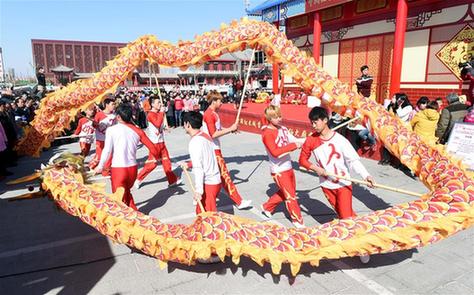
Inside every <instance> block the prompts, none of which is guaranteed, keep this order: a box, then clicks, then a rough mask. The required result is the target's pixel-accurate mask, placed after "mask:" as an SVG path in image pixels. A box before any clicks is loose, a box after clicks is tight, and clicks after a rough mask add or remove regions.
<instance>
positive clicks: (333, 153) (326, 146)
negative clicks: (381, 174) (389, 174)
mask: <svg viewBox="0 0 474 295" xmlns="http://www.w3.org/2000/svg"><path fill="white" fill-rule="evenodd" d="M311 155H314V157H315V158H316V161H317V165H319V166H320V167H322V168H324V169H325V170H326V171H328V172H329V173H333V174H337V175H341V176H346V177H350V174H349V170H352V171H354V172H356V173H357V174H359V175H360V176H361V177H362V178H363V179H366V178H367V177H368V176H370V174H369V172H367V170H366V169H365V167H364V165H362V163H361V162H360V157H359V155H358V154H357V152H356V151H355V150H354V148H353V147H352V145H351V144H350V142H349V141H348V140H347V139H346V138H345V137H344V136H342V135H341V134H339V133H337V132H333V134H332V136H331V138H330V139H328V140H324V139H322V138H321V137H320V136H318V135H317V134H312V135H311V136H309V137H307V138H306V141H305V143H304V145H303V147H302V149H301V154H300V159H299V164H300V166H302V167H304V168H306V169H308V170H309V169H310V167H311V165H312V164H311V162H310V161H309V159H310V157H311ZM319 182H320V184H321V187H322V188H323V191H324V193H325V195H326V197H327V198H328V200H329V202H330V203H331V205H332V206H333V207H334V208H335V209H336V212H337V213H338V215H339V218H348V217H351V216H355V213H354V212H353V210H352V185H351V182H350V181H347V180H342V179H333V178H330V177H321V176H320V177H319Z"/></svg>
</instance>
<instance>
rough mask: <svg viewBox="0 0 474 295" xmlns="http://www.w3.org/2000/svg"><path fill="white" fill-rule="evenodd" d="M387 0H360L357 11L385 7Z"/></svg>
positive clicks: (362, 11)
mask: <svg viewBox="0 0 474 295" xmlns="http://www.w3.org/2000/svg"><path fill="white" fill-rule="evenodd" d="M386 6H387V0H358V1H357V6H356V12H357V13H364V12H368V11H372V10H376V9H381V8H385V7H386Z"/></svg>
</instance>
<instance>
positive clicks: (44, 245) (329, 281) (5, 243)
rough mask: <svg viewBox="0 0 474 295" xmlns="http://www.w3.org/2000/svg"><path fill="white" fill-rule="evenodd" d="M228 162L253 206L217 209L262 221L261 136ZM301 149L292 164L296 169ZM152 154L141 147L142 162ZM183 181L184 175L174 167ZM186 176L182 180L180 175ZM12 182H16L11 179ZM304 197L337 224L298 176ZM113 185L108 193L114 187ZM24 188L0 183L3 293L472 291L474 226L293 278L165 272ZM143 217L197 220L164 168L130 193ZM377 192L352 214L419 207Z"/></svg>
mask: <svg viewBox="0 0 474 295" xmlns="http://www.w3.org/2000/svg"><path fill="white" fill-rule="evenodd" d="M166 140H167V146H168V149H169V151H170V156H171V157H172V161H173V164H174V167H175V166H176V163H177V162H178V161H181V160H185V159H187V158H188V156H187V144H188V141H189V137H188V136H187V135H185V134H184V131H183V130H182V129H174V130H172V131H171V133H168V134H166ZM221 142H222V149H223V155H224V157H225V159H226V161H227V163H228V167H229V170H230V172H231V175H232V177H233V179H234V182H235V183H236V185H237V188H238V189H239V191H240V193H241V194H242V195H243V196H244V197H245V198H248V199H251V200H253V204H254V208H253V209H250V210H238V209H236V208H235V207H234V206H232V205H231V201H230V199H229V198H228V197H227V196H226V195H224V194H221V195H220V200H219V202H218V207H219V210H221V211H224V212H227V213H230V214H236V215H239V216H243V217H247V218H251V219H254V220H258V221H264V217H263V216H262V215H261V214H260V209H259V208H260V205H261V204H262V203H263V202H265V201H266V200H267V198H268V197H267V196H269V195H270V194H272V193H273V192H274V191H276V186H275V184H274V183H273V181H272V179H271V177H270V173H269V165H268V162H267V156H266V153H265V150H264V147H263V144H262V143H261V139H260V136H258V135H255V134H250V133H240V134H236V135H228V136H225V137H224V138H223V139H222V141H221ZM66 150H67V151H72V152H78V151H79V145H78V144H77V143H71V144H65V145H62V146H59V147H54V148H52V149H51V150H49V151H46V152H44V153H43V154H42V155H41V158H39V159H36V158H22V159H20V161H19V163H18V166H17V167H14V168H12V169H10V170H11V171H13V172H15V177H21V176H25V175H27V174H29V173H31V172H33V170H34V169H35V168H39V166H40V163H42V162H46V161H47V159H48V158H49V157H50V156H51V155H52V154H53V153H54V152H58V151H66ZM298 155H299V152H294V153H293V154H292V158H293V161H294V165H295V168H296V166H297V165H296V164H297V163H296V161H297V158H298ZM146 156H147V150H146V149H145V148H141V149H140V150H139V154H138V159H139V161H140V163H142V165H143V162H144V161H145V160H146ZM363 163H364V164H365V166H366V167H367V169H368V170H369V172H370V173H371V174H372V175H373V176H374V178H375V180H376V181H377V182H380V183H383V184H387V185H391V186H396V187H400V188H404V189H407V190H412V191H416V192H425V191H426V188H425V187H424V186H423V184H422V183H421V182H420V181H418V180H417V179H412V178H410V177H409V176H407V175H405V174H404V173H403V172H401V171H399V170H396V169H394V168H392V167H387V166H379V165H378V164H377V162H376V161H373V160H367V159H363ZM176 172H177V173H178V174H181V170H180V169H176ZM183 176H184V175H183ZM9 179H12V177H10V178H9ZM296 179H297V195H298V197H299V202H300V205H301V208H302V213H303V218H304V222H305V224H306V225H307V226H317V225H319V224H322V223H325V222H328V221H330V220H332V219H334V217H335V215H334V211H333V210H332V208H330V205H329V203H328V202H327V201H326V199H325V198H324V196H323V193H322V191H321V189H320V188H319V186H318V183H319V182H318V178H317V177H315V176H314V175H311V174H309V173H306V172H303V171H301V170H299V169H297V170H296ZM106 181H107V185H108V189H109V190H110V185H109V181H108V180H106ZM26 192H27V188H26V186H25V185H24V184H23V185H17V186H8V187H7V186H6V185H5V181H4V182H2V183H1V184H0V216H1V227H0V228H1V230H0V241H1V243H0V294H45V293H47V294H150V293H157V294H158V293H159V294H175V293H177V294H234V293H242V294H373V293H378V294H474V229H472V228H471V229H468V230H466V231H463V232H460V233H458V234H456V235H454V236H452V237H450V238H448V239H446V240H443V241H441V242H439V243H437V244H434V245H430V246H427V247H424V248H420V249H413V250H409V251H402V252H397V253H390V254H383V255H373V256H372V258H371V261H370V262H369V263H368V264H365V265H364V264H361V262H360V261H359V259H358V258H346V259H340V260H324V261H321V264H320V266H319V267H311V266H310V265H304V266H303V267H302V269H301V272H300V274H299V275H298V276H297V277H296V278H293V277H291V275H290V270H289V267H288V265H285V266H284V267H283V269H282V274H281V275H273V274H272V273H271V268H270V266H269V265H265V266H264V267H260V266H258V265H257V264H256V263H254V262H253V261H251V260H250V259H246V258H242V259H241V261H240V264H239V265H234V264H233V263H232V261H231V259H230V258H227V259H226V261H225V262H224V263H220V264H214V265H197V266H186V265H180V264H175V263H169V264H168V266H167V267H166V268H165V269H163V270H161V269H160V268H159V267H158V264H157V261H156V259H154V258H152V257H148V256H146V255H143V254H140V253H137V252H132V251H131V250H130V249H129V248H128V247H126V246H123V245H118V244H114V243H113V242H112V241H111V240H109V239H107V238H106V237H104V236H102V235H101V234H99V233H98V232H97V231H95V230H94V229H93V228H91V227H89V226H88V225H86V224H84V223H82V222H81V221H80V220H79V219H78V218H76V217H73V216H70V215H68V214H67V213H65V212H64V211H62V210H58V209H57V208H56V206H55V204H54V203H53V202H51V201H49V200H47V199H34V200H25V201H17V202H8V201H6V199H8V198H11V197H13V196H16V195H19V194H21V193H26ZM132 193H133V195H134V197H135V201H136V203H137V206H138V207H139V210H140V211H141V212H143V213H146V214H150V215H152V216H155V217H157V218H159V219H160V220H161V221H163V222H166V223H186V224H189V223H191V222H192V220H193V218H194V217H195V214H194V210H195V208H194V206H193V204H192V199H191V193H190V192H189V188H188V186H187V184H186V182H185V185H183V186H180V187H177V188H171V189H169V188H168V187H167V182H166V178H165V177H164V173H163V170H162V169H161V166H160V167H158V168H157V169H156V170H155V171H153V172H152V173H151V174H150V175H149V176H148V178H147V179H145V181H144V183H143V185H142V187H141V188H140V189H139V190H136V189H133V191H132ZM413 199H414V197H410V196H405V195H401V194H397V193H393V192H388V191H384V190H379V189H367V188H365V187H361V186H357V185H356V186H355V187H354V202H353V204H354V210H355V211H356V212H357V213H358V214H366V213H369V212H371V211H373V210H381V209H385V208H388V207H391V206H393V205H395V204H398V203H402V202H407V201H410V200H413ZM273 222H278V223H281V224H283V225H285V226H291V223H290V221H289V219H288V216H287V214H286V210H285V208H284V207H283V206H282V205H281V206H279V207H278V209H277V212H276V214H275V215H274V216H273Z"/></svg>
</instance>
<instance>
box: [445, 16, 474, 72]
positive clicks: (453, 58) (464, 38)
mask: <svg viewBox="0 0 474 295" xmlns="http://www.w3.org/2000/svg"><path fill="white" fill-rule="evenodd" d="M473 56H474V29H473V28H472V27H471V26H470V25H466V26H465V27H464V28H462V29H461V31H459V32H458V33H457V34H456V35H455V36H454V37H453V38H452V39H451V41H449V42H448V43H446V45H444V46H443V48H441V49H440V50H439V51H438V53H436V57H437V58H439V60H440V61H441V62H442V63H443V64H444V65H445V66H446V67H448V69H449V70H450V71H451V72H453V74H454V75H456V77H457V78H458V79H460V80H461V70H460V69H459V63H462V62H466V61H470V60H471V59H472V57H473Z"/></svg>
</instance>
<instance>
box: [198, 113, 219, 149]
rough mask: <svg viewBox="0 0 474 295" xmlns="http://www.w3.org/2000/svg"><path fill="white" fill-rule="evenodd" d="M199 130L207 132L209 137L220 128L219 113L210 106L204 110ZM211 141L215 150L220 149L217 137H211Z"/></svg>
mask: <svg viewBox="0 0 474 295" xmlns="http://www.w3.org/2000/svg"><path fill="white" fill-rule="evenodd" d="M201 130H202V131H204V132H206V133H207V134H209V135H210V136H211V137H212V136H213V135H214V133H215V132H216V131H221V130H222V125H221V119H220V118H219V115H218V114H217V113H216V112H215V111H213V110H211V109H210V108H208V109H207V110H206V111H205V112H204V116H203V118H202V128H201ZM212 142H213V143H214V144H213V146H214V149H215V150H220V149H221V143H220V141H219V138H213V139H212Z"/></svg>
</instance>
